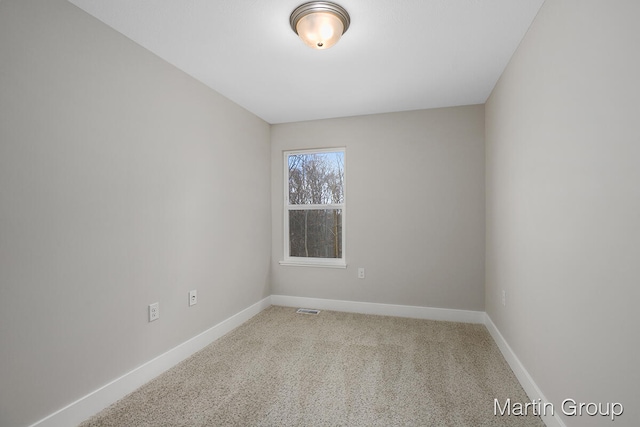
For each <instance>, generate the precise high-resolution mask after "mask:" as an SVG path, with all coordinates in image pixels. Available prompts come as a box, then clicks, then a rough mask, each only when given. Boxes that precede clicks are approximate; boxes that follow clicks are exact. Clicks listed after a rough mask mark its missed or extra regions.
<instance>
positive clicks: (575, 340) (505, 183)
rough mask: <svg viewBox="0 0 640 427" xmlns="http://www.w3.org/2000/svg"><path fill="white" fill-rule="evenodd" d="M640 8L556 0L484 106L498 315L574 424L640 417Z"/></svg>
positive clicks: (493, 312) (632, 422) (491, 272)
mask: <svg viewBox="0 0 640 427" xmlns="http://www.w3.org/2000/svg"><path fill="white" fill-rule="evenodd" d="M638 16H640V3H638V2H637V1H623V0H619V1H614V2H604V1H577V0H576V1H566V0H564V1H557V0H547V1H546V3H545V4H544V5H543V7H542V9H541V10H540V12H539V14H538V16H537V18H536V20H535V21H534V23H533V25H532V27H531V28H530V30H529V33H528V34H527V36H526V37H525V38H524V40H523V42H522V44H521V45H520V47H519V49H518V50H517V51H516V54H515V55H514V57H513V58H512V61H511V63H510V64H509V66H508V67H507V69H506V70H505V72H504V74H503V75H502V77H501V79H500V80H499V82H498V85H497V86H496V88H495V90H494V91H493V93H492V95H491V97H490V98H489V100H488V102H487V104H486V106H485V108H486V111H485V113H486V143H487V166H486V168H487V202H486V203H487V251H486V258H487V267H486V275H487V276H486V310H487V313H488V314H489V316H490V317H491V319H492V320H493V322H494V323H495V324H496V326H497V327H498V329H499V330H500V332H501V333H502V335H503V336H504V337H505V339H506V340H507V342H508V343H509V345H510V346H511V347H512V349H513V350H514V352H515V353H516V354H517V356H518V357H519V358H520V360H521V362H522V363H523V365H524V366H525V368H526V369H527V370H528V371H529V373H530V374H531V376H532V377H533V378H534V380H535V381H536V383H537V385H538V386H539V388H540V389H541V391H542V392H543V394H544V395H545V396H546V397H547V398H548V399H549V400H550V401H551V403H553V404H554V405H555V408H556V412H557V413H559V414H560V417H561V418H562V420H563V421H564V422H565V423H566V425H567V426H570V427H571V426H603V425H608V424H610V423H611V420H610V418H608V417H606V416H600V415H597V416H589V415H585V414H583V415H582V416H578V415H563V413H562V412H563V411H561V404H562V401H563V400H564V399H573V400H575V401H577V402H583V403H590V402H595V403H602V404H603V405H604V404H606V403H608V402H620V403H622V404H623V405H624V408H625V413H624V415H623V416H621V417H617V418H616V420H615V425H616V426H637V425H640V399H639V398H638V384H639V383H640V368H638V363H637V360H638V355H639V354H640V343H639V340H640V338H639V337H640V311H639V310H638V308H637V306H638V301H639V300H640V286H638V285H639V284H640V262H638V261H639V260H640V185H639V184H638V183H640V128H639V127H638V123H639V121H638V119H639V118H640V107H639V105H640V104H639V103H638V99H640V84H638V76H639V75H640V54H639V50H638V46H640V27H639V26H638V24H637V22H636V21H637V17H638ZM502 290H505V291H506V305H504V306H503V305H502V302H501V293H502ZM590 410H591V411H592V412H593V407H591V409H590ZM568 412H569V413H571V412H572V411H571V410H569V411H568Z"/></svg>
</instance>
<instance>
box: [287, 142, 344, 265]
mask: <svg viewBox="0 0 640 427" xmlns="http://www.w3.org/2000/svg"><path fill="white" fill-rule="evenodd" d="M336 152H341V153H342V155H343V158H344V171H343V172H344V177H343V181H342V191H343V203H332V204H326V205H324V204H323V205H290V204H289V156H291V155H298V154H316V153H336ZM283 154H284V156H283V160H284V165H283V171H284V175H283V181H284V197H283V200H284V206H283V215H282V216H283V219H284V221H283V222H284V260H283V261H280V265H291V266H302V267H329V268H346V267H347V261H346V259H347V258H346V253H347V252H346V229H347V227H346V222H347V221H346V219H347V204H346V203H347V150H346V148H345V147H335V148H317V149H305V150H290V151H285V152H284V153H283ZM317 209H340V210H342V214H341V215H342V237H341V239H342V258H313V257H292V256H290V255H289V254H290V240H289V239H290V236H289V212H290V211H292V210H317Z"/></svg>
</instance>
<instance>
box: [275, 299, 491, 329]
mask: <svg viewBox="0 0 640 427" xmlns="http://www.w3.org/2000/svg"><path fill="white" fill-rule="evenodd" d="M271 304H273V305H282V306H285V307H304V308H317V309H320V310H333V311H346V312H350V313H361V314H377V315H382V316H396V317H412V318H415V319H429V320H442V321H447V322H464V323H484V319H485V313H484V311H469V310H455V309H448V308H433V307H416V306H412V305H395V304H380V303H373V302H357V301H341V300H331V299H322V298H306V297H291V296H286V295H271Z"/></svg>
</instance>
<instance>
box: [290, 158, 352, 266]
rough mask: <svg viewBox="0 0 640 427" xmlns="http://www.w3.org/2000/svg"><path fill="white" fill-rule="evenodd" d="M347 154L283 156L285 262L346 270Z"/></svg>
mask: <svg viewBox="0 0 640 427" xmlns="http://www.w3.org/2000/svg"><path fill="white" fill-rule="evenodd" d="M344 157H345V150H344V149H342V148H337V149H336V148H332V149H326V150H309V151H287V152H285V153H284V176H285V188H284V190H285V191H284V261H282V262H281V264H285V265H286V264H292V265H307V266H325V267H342V268H344V267H346V263H345V255H344V254H345V251H344V232H345V229H344V219H345V213H346V212H345V180H344V177H345V175H344Z"/></svg>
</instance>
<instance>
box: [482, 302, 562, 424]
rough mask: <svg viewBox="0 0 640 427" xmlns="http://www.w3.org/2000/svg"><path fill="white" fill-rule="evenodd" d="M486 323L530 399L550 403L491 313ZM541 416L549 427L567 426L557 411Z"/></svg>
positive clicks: (486, 315)
mask: <svg viewBox="0 0 640 427" xmlns="http://www.w3.org/2000/svg"><path fill="white" fill-rule="evenodd" d="M484 324H485V326H486V327H487V329H488V330H489V334H491V337H492V338H493V340H494V341H495V342H496V344H497V345H498V348H499V349H500V352H502V355H503V356H504V358H505V360H506V361H507V363H508V364H509V366H510V367H511V370H512V371H513V373H514V374H515V375H516V378H518V381H519V382H520V384H521V385H522V388H523V389H524V391H525V392H526V393H527V395H528V396H529V399H531V400H536V401H537V400H538V399H540V401H541V402H542V403H543V404H544V403H548V402H549V400H547V398H546V397H545V396H544V395H543V394H542V391H540V388H539V387H538V385H537V384H536V383H535V381H534V380H533V378H531V375H529V372H527V370H526V369H525V368H524V366H523V365H522V363H521V362H520V359H518V356H516V354H515V353H514V352H513V350H512V349H511V347H510V346H509V344H508V343H507V341H506V340H505V339H504V337H503V336H502V334H501V333H500V331H499V330H498V328H497V327H496V325H495V324H494V323H493V321H492V320H491V317H489V315H488V314H486V313H485V322H484ZM540 418H541V419H542V421H543V422H544V424H545V425H546V426H547V427H567V426H566V424H565V423H564V422H563V421H562V420H561V419H560V417H559V416H558V413H557V412H555V413H554V415H551V414H546V415H545V416H541V417H540Z"/></svg>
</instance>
